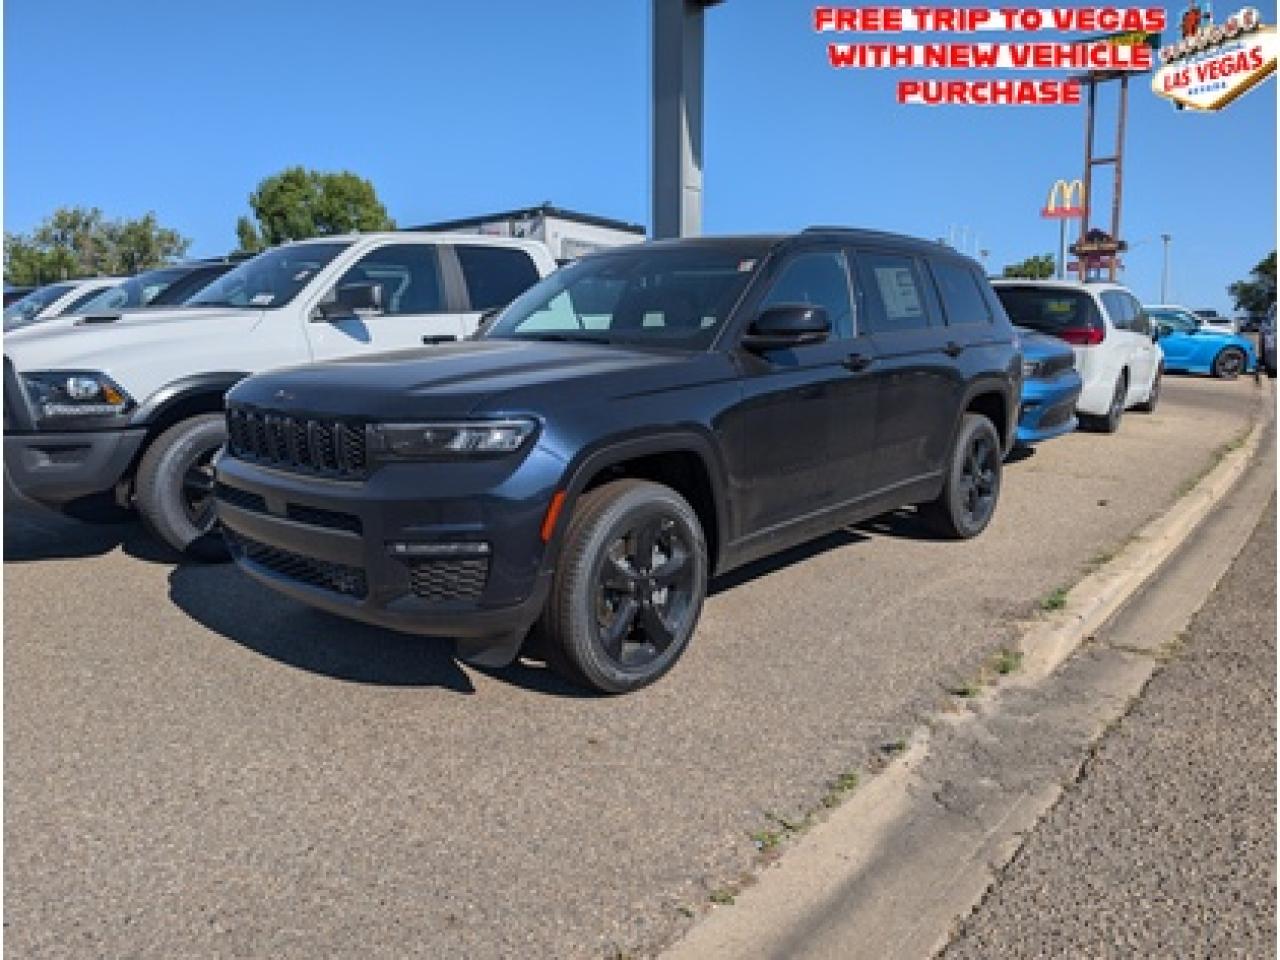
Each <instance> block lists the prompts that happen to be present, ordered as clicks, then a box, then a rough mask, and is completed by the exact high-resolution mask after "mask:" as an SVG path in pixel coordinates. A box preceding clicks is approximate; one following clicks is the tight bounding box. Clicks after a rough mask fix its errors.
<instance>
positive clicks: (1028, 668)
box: [1006, 380, 1273, 686]
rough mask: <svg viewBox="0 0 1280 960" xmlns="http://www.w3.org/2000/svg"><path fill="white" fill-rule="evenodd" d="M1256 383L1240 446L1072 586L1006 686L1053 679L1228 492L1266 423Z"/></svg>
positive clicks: (1264, 391) (1265, 401) (1263, 384)
mask: <svg viewBox="0 0 1280 960" xmlns="http://www.w3.org/2000/svg"><path fill="white" fill-rule="evenodd" d="M1257 382H1258V385H1259V386H1258V391H1259V398H1260V399H1259V404H1258V410H1257V411H1256V412H1255V414H1254V420H1253V426H1252V427H1251V428H1250V430H1249V433H1248V435H1247V436H1246V437H1245V438H1244V440H1243V442H1241V443H1240V445H1239V446H1237V447H1235V448H1234V449H1232V450H1229V451H1228V452H1227V453H1226V454H1225V455H1224V456H1223V458H1222V459H1221V460H1220V461H1219V462H1218V463H1217V464H1216V465H1215V466H1214V467H1213V468H1212V469H1211V470H1210V471H1209V472H1208V473H1207V474H1206V475H1205V476H1204V477H1202V478H1201V479H1200V480H1199V481H1198V482H1197V483H1196V485H1195V486H1194V487H1193V488H1192V489H1191V490H1190V491H1189V492H1188V493H1187V494H1186V495H1185V496H1183V497H1181V498H1180V499H1178V500H1177V501H1175V502H1174V504H1173V506H1172V507H1170V508H1169V510H1168V511H1166V512H1165V513H1163V514H1161V515H1160V516H1158V517H1156V518H1155V519H1154V520H1152V521H1151V522H1150V523H1148V524H1147V525H1146V526H1144V527H1142V528H1141V529H1140V530H1139V531H1138V532H1137V533H1135V534H1134V535H1133V537H1132V538H1131V539H1130V540H1129V542H1128V543H1126V544H1125V546H1124V547H1122V548H1121V549H1120V551H1119V552H1118V553H1117V554H1116V555H1115V557H1113V558H1112V559H1111V560H1108V561H1107V562H1106V563H1104V564H1103V565H1102V566H1101V567H1100V568H1099V569H1097V570H1095V571H1094V572H1093V573H1090V574H1088V575H1087V576H1085V577H1084V578H1083V579H1081V580H1080V581H1078V582H1077V583H1076V584H1075V585H1073V586H1072V587H1071V589H1070V590H1069V591H1068V593H1067V597H1066V605H1065V606H1064V607H1063V608H1062V609H1061V610H1059V611H1056V612H1055V613H1054V614H1053V615H1052V616H1050V617H1048V618H1047V619H1045V620H1043V621H1037V622H1034V623H1033V624H1031V625H1030V626H1029V627H1028V629H1027V630H1026V632H1024V633H1023V634H1022V636H1021V638H1020V641H1019V642H1020V646H1021V649H1022V654H1023V660H1022V667H1021V669H1020V670H1019V671H1018V672H1017V673H1016V674H1014V675H1012V676H1011V677H1009V679H1008V680H1007V681H1006V682H1008V683H1009V684H1010V685H1013V686H1032V685H1034V684H1037V683H1039V682H1041V681H1042V680H1044V679H1045V678H1046V677H1047V676H1049V674H1051V673H1053V671H1054V670H1056V669H1057V668H1058V666H1059V665H1060V664H1061V663H1062V662H1063V661H1064V660H1066V659H1067V657H1069V656H1071V654H1072V653H1074V652H1075V651H1076V649H1077V648H1078V647H1079V646H1080V644H1081V643H1083V642H1084V641H1085V640H1086V639H1087V638H1088V637H1090V636H1091V635H1093V634H1094V633H1096V632H1097V631H1098V630H1099V629H1100V628H1101V627H1102V625H1103V624H1104V623H1106V622H1107V621H1108V620H1110V619H1111V617H1112V616H1114V614H1115V613H1116V611H1117V610H1119V609H1120V608H1121V607H1122V606H1124V604H1125V602H1126V601H1127V600H1128V599H1129V598H1130V597H1131V596H1133V594H1134V593H1135V592H1136V591H1137V590H1138V589H1139V588H1141V587H1142V585H1143V584H1144V583H1146V582H1147V581H1148V580H1149V579H1150V578H1151V576H1152V575H1153V574H1154V573H1155V572H1156V571H1157V570H1158V569H1159V568H1160V566H1161V565H1162V564H1163V563H1164V562H1165V561H1166V560H1168V559H1169V557H1170V556H1172V555H1173V552H1174V551H1175V550H1177V549H1178V547H1180V546H1181V545H1182V544H1183V543H1184V542H1185V541H1186V539H1187V538H1188V537H1189V536H1190V535H1191V534H1192V532H1193V531H1194V530H1195V529H1196V527H1198V526H1199V525H1200V523H1201V521H1203V520H1204V518H1205V517H1206V516H1208V515H1209V512H1210V511H1211V510H1212V509H1213V508H1214V507H1215V506H1217V504H1218V503H1220V502H1221V501H1222V499H1223V498H1224V497H1225V496H1226V495H1227V494H1228V493H1230V492H1231V490H1232V488H1234V487H1235V485H1236V482H1237V481H1238V480H1239V479H1240V477H1241V476H1242V475H1243V474H1244V471H1245V469H1246V468H1247V467H1248V466H1249V464H1250V463H1251V462H1252V460H1253V457H1254V455H1255V454H1256V453H1257V451H1258V445H1259V444H1260V443H1261V442H1262V434H1263V431H1264V430H1265V429H1266V426H1267V424H1268V423H1269V422H1270V419H1271V412H1272V404H1271V398H1272V396H1273V392H1272V388H1271V385H1270V381H1268V380H1260V381H1257Z"/></svg>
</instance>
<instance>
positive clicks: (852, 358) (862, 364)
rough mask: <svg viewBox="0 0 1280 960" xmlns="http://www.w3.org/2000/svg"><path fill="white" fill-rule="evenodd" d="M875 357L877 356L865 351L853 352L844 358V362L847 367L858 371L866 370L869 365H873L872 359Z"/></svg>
mask: <svg viewBox="0 0 1280 960" xmlns="http://www.w3.org/2000/svg"><path fill="white" fill-rule="evenodd" d="M874 359H875V357H872V356H869V355H868V354H865V353H851V354H849V355H848V356H847V357H845V358H844V361H843V363H844V365H845V367H846V368H848V369H849V370H853V371H854V372H855V373H856V372H857V371H859V370H865V369H867V367H869V366H871V361H873V360H874Z"/></svg>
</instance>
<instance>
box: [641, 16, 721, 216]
mask: <svg viewBox="0 0 1280 960" xmlns="http://www.w3.org/2000/svg"><path fill="white" fill-rule="evenodd" d="M707 5H708V4H707V2H706V0H653V43H652V47H653V50H652V53H653V63H652V69H653V171H652V176H653V184H652V191H653V196H652V202H653V236H654V237H655V238H656V239H661V238H664V237H688V236H697V235H698V234H699V233H701V232H702V46H703V44H702V16H703V14H702V12H703V8H704V7H706V6H707Z"/></svg>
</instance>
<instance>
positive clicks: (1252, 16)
mask: <svg viewBox="0 0 1280 960" xmlns="http://www.w3.org/2000/svg"><path fill="white" fill-rule="evenodd" d="M1278 53H1280V37H1277V35H1276V28H1275V27H1266V26H1263V25H1262V22H1261V19H1260V17H1259V15H1258V11H1257V10H1256V9H1254V8H1253V7H1245V8H1244V9H1242V10H1241V11H1240V12H1238V13H1236V14H1234V15H1232V16H1230V17H1228V18H1227V19H1226V20H1225V21H1223V22H1222V23H1215V24H1208V25H1206V26H1203V27H1201V28H1200V29H1199V30H1197V31H1196V32H1195V34H1193V35H1192V36H1190V37H1183V38H1182V40H1180V41H1179V42H1178V43H1176V44H1172V45H1170V46H1166V47H1164V48H1162V49H1161V51H1160V59H1161V61H1162V63H1161V66H1160V69H1159V70H1157V71H1156V72H1155V74H1154V75H1153V76H1152V78H1151V89H1152V90H1153V91H1154V92H1155V93H1156V94H1157V95H1159V96H1162V97H1166V98H1168V99H1169V100H1172V101H1173V102H1174V103H1175V104H1176V105H1177V106H1178V107H1179V108H1183V107H1185V108H1187V109H1189V110H1201V111H1212V110H1221V109H1222V108H1223V107H1225V106H1226V105H1227V104H1229V103H1231V102H1232V101H1234V100H1236V99H1237V98H1239V97H1241V96H1243V95H1244V94H1246V93H1248V92H1249V91H1250V90H1252V89H1253V88H1254V87H1256V86H1257V85H1258V84H1260V83H1261V82H1262V81H1263V80H1265V79H1266V78H1267V77H1269V76H1271V75H1272V74H1273V73H1275V71H1276V56H1277V54H1278Z"/></svg>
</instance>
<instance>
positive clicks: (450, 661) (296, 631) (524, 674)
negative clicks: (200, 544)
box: [169, 564, 587, 697]
mask: <svg viewBox="0 0 1280 960" xmlns="http://www.w3.org/2000/svg"><path fill="white" fill-rule="evenodd" d="M169 598H170V600H172V601H173V603H174V604H175V605H176V606H177V607H178V608H179V609H180V610H182V611H183V612H184V613H186V614H187V616H189V617H191V618H192V619H193V620H195V621H196V622H197V623H199V624H201V625H202V626H204V627H206V628H207V629H209V630H212V631H213V632H214V633H217V634H219V635H221V636H223V637H226V638H227V639H228V640H230V641H232V642H233V643H236V644H239V645H240V646H242V647H244V648H245V649H247V650H252V651H253V652H254V653H256V654H258V655H260V656H263V657H268V658H270V659H272V660H275V661H277V662H278V663H282V664H285V665H287V666H290V667H295V668H297V669H299V670H306V671H307V672H309V673H315V674H320V675H321V676H326V677H332V678H334V679H335V680H345V681H348V682H350V683H360V684H371V685H375V686H389V687H438V688H441V689H444V690H452V691H454V692H456V693H475V686H474V685H473V684H472V682H471V678H470V677H469V676H468V674H467V671H466V670H464V669H463V667H462V666H461V665H460V664H459V662H458V661H457V660H456V659H455V658H454V656H453V643H452V642H451V641H450V640H448V639H437V638H433V637H417V636H412V635H410V634H404V633H397V632H396V631H394V630H384V629H382V628H380V627H374V626H370V625H368V624H363V623H359V622H356V621H354V620H347V619H344V618H342V617H338V616H334V615H332V614H328V613H325V612H323V611H321V610H313V609H311V608H309V607H306V606H304V605H303V604H300V603H297V602H295V601H293V600H290V599H288V598H287V597H282V596H279V595H278V594H276V593H273V592H272V591H271V590H269V589H267V588H266V587H264V586H262V585H261V584H259V583H257V582H255V581H254V580H252V579H250V578H249V577H247V576H245V575H244V574H242V573H241V572H240V571H238V570H237V569H236V568H235V567H234V566H232V565H231V564H217V565H213V564H183V565H179V566H176V567H174V569H173V571H172V572H171V573H170V574H169ZM480 672H482V673H485V674H486V675H488V676H491V677H493V678H495V679H497V680H500V681H502V682H505V683H510V684H512V685H513V686H518V687H522V688H524V689H526V690H530V691H532V692H535V693H545V694H550V695H552V696H567V697H577V696H585V695H587V694H586V693H585V692H584V691H582V690H580V689H578V688H577V687H574V686H572V685H570V684H569V683H567V682H565V681H564V680H561V679H560V678H559V677H558V676H556V675H555V674H554V673H552V672H551V671H550V670H547V669H543V668H541V665H537V666H535V665H530V664H528V663H525V662H520V661H517V662H516V663H514V664H512V665H511V666H509V667H504V668H502V669H497V670H488V669H486V670H482V671H480Z"/></svg>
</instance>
